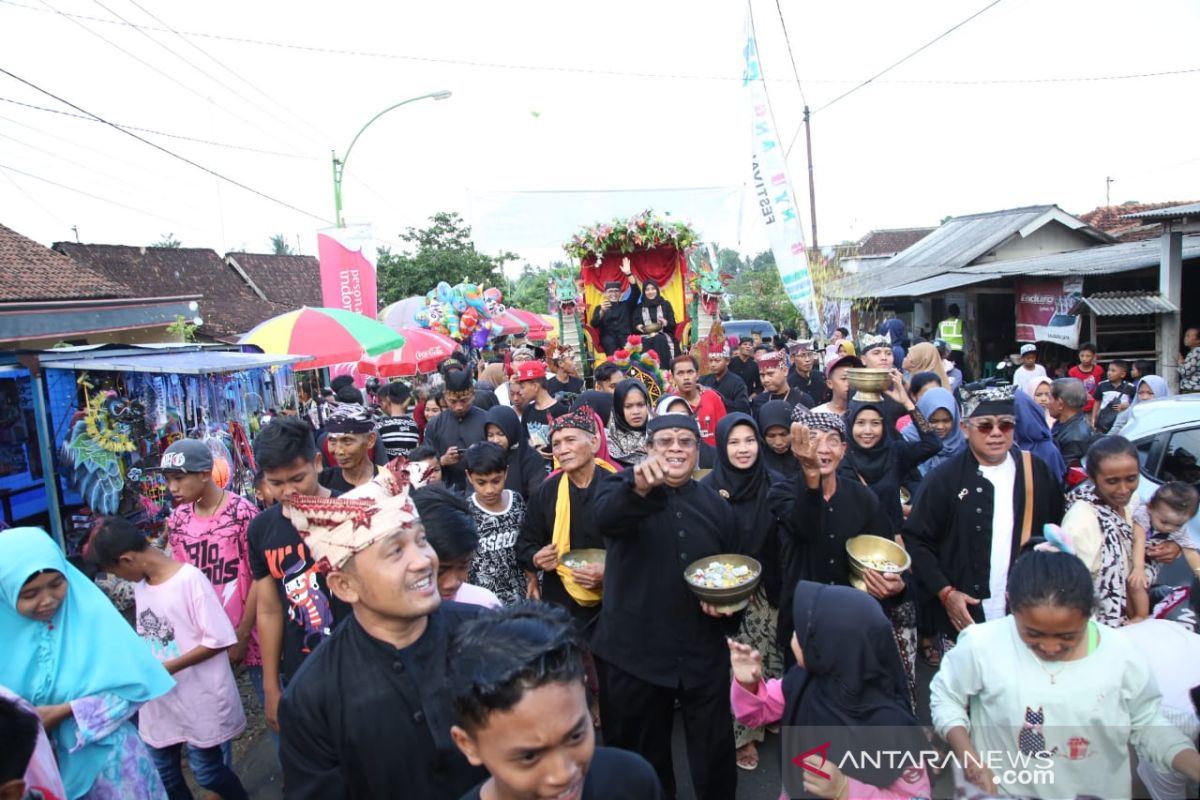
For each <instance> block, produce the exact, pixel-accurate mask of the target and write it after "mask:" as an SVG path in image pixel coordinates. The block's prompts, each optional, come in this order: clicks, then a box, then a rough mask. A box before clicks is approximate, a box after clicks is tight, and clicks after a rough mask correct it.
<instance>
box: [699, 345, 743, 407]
mask: <svg viewBox="0 0 1200 800" xmlns="http://www.w3.org/2000/svg"><path fill="white" fill-rule="evenodd" d="M729 360H730V359H729V345H727V344H725V343H724V342H720V343H719V344H717V345H716V346H713V345H709V351H708V366H709V367H710V368H711V369H712V372H710V373H709V374H707V375H704V376H703V377H701V378H700V385H701V386H707V387H708V388H709V389H713V390H714V391H716V392H717V394H719V395H721V399H722V400H723V401H724V402H725V410H726V411H727V412H728V413H730V414H732V413H733V412H735V411H740V412H742V413H743V414H749V413H750V398H749V396H748V395H747V393H746V382H745V381H743V380H742V379H741V378H740V377H738V376H737V375H735V374H734V373H733V372H732V371H730V369H729Z"/></svg>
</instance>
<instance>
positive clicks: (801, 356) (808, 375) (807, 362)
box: [788, 339, 829, 405]
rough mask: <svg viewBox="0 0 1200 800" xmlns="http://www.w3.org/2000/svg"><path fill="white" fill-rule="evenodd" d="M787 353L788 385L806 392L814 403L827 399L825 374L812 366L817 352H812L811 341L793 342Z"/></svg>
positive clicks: (827, 388) (827, 391)
mask: <svg viewBox="0 0 1200 800" xmlns="http://www.w3.org/2000/svg"><path fill="white" fill-rule="evenodd" d="M788 354H789V355H790V356H791V357H792V369H791V371H790V372H789V373H788V386H790V387H792V388H793V389H799V390H800V391H802V392H804V393H805V394H807V395H808V396H809V397H811V398H812V401H813V403H815V404H816V405H821V403H824V402H825V401H826V400H828V399H829V387H828V386H826V385H825V376H824V375H822V374H821V370H819V369H815V368H814V367H815V364H816V361H817V354H816V353H814V352H813V349H812V341H810V340H807V339H805V340H801V341H799V342H793V343H792V344H791V345H789V346H788Z"/></svg>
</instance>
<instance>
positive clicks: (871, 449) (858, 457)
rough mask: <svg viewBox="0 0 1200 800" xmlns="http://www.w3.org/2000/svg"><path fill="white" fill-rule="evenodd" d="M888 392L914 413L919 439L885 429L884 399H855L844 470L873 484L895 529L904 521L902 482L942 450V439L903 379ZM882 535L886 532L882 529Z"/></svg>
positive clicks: (872, 486) (873, 489)
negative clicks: (873, 401)
mask: <svg viewBox="0 0 1200 800" xmlns="http://www.w3.org/2000/svg"><path fill="white" fill-rule="evenodd" d="M886 396H887V397H889V398H891V399H893V400H895V401H896V402H897V403H899V404H900V405H902V406H904V410H905V412H906V413H907V414H909V415H910V416H911V417H912V424H913V425H914V426H916V429H917V431H918V432H919V436H918V438H917V440H916V441H915V442H910V441H908V440H906V439H903V438H901V437H899V436H895V435H894V433H895V431H889V430H887V429H886V428H887V417H886V416H885V414H884V408H883V403H859V402H852V403H851V404H850V412H849V413H848V414H847V415H846V428H847V430H846V434H847V437H846V438H847V448H846V458H845V459H844V460H843V461H842V466H841V471H842V472H843V473H844V474H845V475H846V477H847V478H850V479H851V480H857V481H860V482H862V483H863V484H865V485H867V486H869V487H871V491H873V492H875V496H876V497H878V498H879V503H880V506H881V507H882V509H883V511H884V513H886V514H887V517H888V519H889V520H891V522H892V528H893V532H894V531H898V530H900V526H901V525H903V524H904V514H903V511H902V509H901V507H900V505H901V504H900V487H901V485H902V484H903V483H904V482H905V480H906V479H907V478H908V477H909V472H910V471H911V470H912V469H913V468H914V467H916V466H917V465H918V464H920V463H921V462H922V461H927V460H928V459H930V458H933V457H934V456H936V455H937V454H938V453H940V452H941V450H942V440H941V439H940V438H939V437H938V435H937V432H936V431H934V429H933V427H932V426H931V425H930V424H929V421H928V420H926V419H925V415H924V414H922V413H921V410H920V409H919V408H917V404H916V403H914V402H913V400H912V397H910V396H909V394H908V392H907V391H906V390H905V389H904V385H903V383H899V384H897V385H894V386H893V387H892V388H890V389H889V390H888V391H887V392H886ZM880 535H881V536H884V535H887V534H886V533H883V532H881V533H880Z"/></svg>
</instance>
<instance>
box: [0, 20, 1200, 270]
mask: <svg viewBox="0 0 1200 800" xmlns="http://www.w3.org/2000/svg"><path fill="white" fill-rule="evenodd" d="M989 2H990V0H973V1H972V2H967V0H955V1H954V2H947V1H944V0H922V2H919V3H896V2H894V0H892V1H891V2H875V1H871V2H866V1H864V2H833V1H832V0H825V1H824V2H814V1H812V0H810V1H809V2H797V0H781V4H782V9H783V14H784V18H785V20H786V23H787V26H788V33H789V34H790V38H791V43H792V49H793V53H794V56H795V60H796V67H797V70H798V72H799V75H800V78H801V81H802V87H803V94H804V97H806V98H807V101H808V104H809V105H810V106H811V107H812V108H813V109H820V108H821V107H822V106H823V105H824V104H826V103H828V102H829V101H830V100H832V99H834V98H835V97H836V96H837V95H839V94H841V93H842V92H844V91H846V90H847V89H849V88H851V87H852V86H854V85H855V84H856V83H857V82H859V81H861V80H863V79H865V78H867V77H869V76H871V75H872V74H874V73H876V72H878V71H879V70H881V69H883V68H884V67H886V66H887V65H889V64H891V63H892V62H894V61H896V60H898V59H899V58H901V57H903V56H905V55H907V54H909V53H910V52H912V51H913V50H915V49H917V48H918V47H920V46H921V45H923V44H925V43H926V42H928V41H930V40H931V39H934V38H935V37H936V36H938V35H939V34H940V33H942V32H944V31H945V30H947V29H948V28H950V27H952V26H953V25H955V24H957V23H959V22H961V21H962V20H964V19H966V18H967V17H968V16H970V15H971V14H972V13H974V12H976V11H978V10H979V9H981V8H984V7H985V6H987V5H988V3H989ZM753 11H754V21H755V27H756V30H757V33H758V40H759V49H760V52H761V56H762V61H763V68H764V72H765V74H766V76H767V78H768V79H769V80H770V93H771V102H772V105H773V107H774V112H775V117H776V119H777V121H778V123H779V127H780V129H781V130H780V135H781V136H782V137H783V139H784V140H785V141H787V140H790V138H791V136H792V134H793V133H794V132H795V131H796V130H797V128H798V126H799V123H800V119H801V110H802V107H803V105H804V103H803V100H802V99H801V89H800V88H799V87H797V85H796V82H795V79H794V78H793V75H792V67H791V64H790V62H789V60H788V54H787V49H786V47H785V44H784V40H783V36H782V33H781V26H780V17H779V12H778V10H777V8H776V3H775V2H774V1H773V0H766V1H764V0H754V3H753ZM64 14H69V15H77V16H75V17H68V16H64ZM118 15H119V17H123V18H124V19H125V20H126V21H128V22H130V23H133V24H134V25H137V26H143V27H142V29H140V30H139V29H138V28H134V27H130V26H128V25H126V24H123V23H121V24H111V23H114V22H118V23H119V22H120V20H119V19H118ZM79 17H87V18H88V19H81V18H79ZM154 17H157V18H158V19H157V20H156V19H154ZM97 20H107V21H108V22H102V21H97ZM745 21H746V5H745V3H742V2H734V1H733V0H721V1H718V0H708V1H705V0H637V1H636V2H635V1H634V0H605V2H591V3H581V2H562V0H556V1H555V2H507V3H496V2H453V1H452V0H442V1H441V2H436V3H427V2H426V3H413V2H392V3H386V2H379V1H378V0H376V2H356V1H354V0H339V2H336V3H330V2H322V3H316V2H309V1H308V0H297V1H293V2H286V3H285V2H264V1H263V0H259V1H258V2H245V0H242V2H230V1H228V0H209V2H205V3H186V4H184V3H177V2H176V3H166V2H161V0H0V68H3V69H5V70H7V71H9V72H11V73H14V74H15V75H18V76H20V77H21V78H23V79H25V80H27V81H29V82H31V83H33V84H36V85H37V86H40V87H41V88H43V89H45V90H47V91H49V92H51V93H53V94H55V95H58V96H59V97H60V98H62V99H64V100H66V101H69V102H71V103H74V104H75V105H77V106H79V107H81V108H83V109H86V110H87V111H89V112H92V113H95V114H98V115H99V116H101V117H104V118H106V119H108V120H111V121H113V122H116V123H120V124H122V125H125V126H134V127H137V128H144V129H149V130H153V131H157V132H159V133H146V132H142V133H139V135H141V136H144V137H145V138H146V139H148V140H150V141H152V142H154V143H156V144H159V145H161V146H162V147H164V148H166V149H168V150H170V151H172V152H173V153H176V154H178V155H180V156H183V157H186V158H188V159H190V160H192V161H194V162H196V163H197V164H200V165H202V166H204V167H207V168H209V169H211V170H213V171H215V172H218V173H221V174H222V175H224V176H227V177H228V178H231V179H233V180H236V181H238V182H239V183H242V184H244V185H245V186H247V187H250V188H252V189H254V190H257V191H259V192H262V193H263V194H266V195H269V196H270V197H272V198H275V199H277V200H279V201H282V202H284V203H287V204H288V205H290V206H294V207H295V209H299V211H298V210H293V209H289V208H286V207H283V206H281V205H279V204H277V203H275V202H272V201H270V200H267V199H263V198H261V197H258V196H256V195H254V194H252V193H250V192H249V191H247V190H245V189H242V188H238V187H236V186H233V185H231V184H229V183H225V182H222V181H220V180H218V179H217V178H215V177H213V176H212V175H209V174H206V173H205V172H202V171H201V170H200V169H198V168H196V167H194V166H191V165H188V164H185V163H182V162H181V161H178V160H176V159H174V158H172V157H170V156H169V155H167V154H165V153H163V152H161V151H158V150H155V149H154V148H152V147H150V146H148V145H147V144H145V143H143V142H140V141H136V140H135V139H133V138H131V137H129V136H127V135H125V134H123V133H121V132H119V131H116V130H114V129H112V128H108V127H106V126H104V125H101V124H98V123H96V122H91V121H84V120H80V119H74V118H72V117H68V116H63V115H59V114H53V113H48V112H46V111H41V110H35V109H31V108H26V107H22V106H20V105H15V104H13V103H11V102H0V222H3V224H5V225H7V226H9V227H11V228H14V229H16V230H17V231H19V232H21V233H23V234H25V235H27V236H30V237H31V238H33V239H36V240H38V241H40V242H43V243H46V244H49V243H52V242H54V241H59V240H64V239H72V238H73V237H74V233H73V232H72V230H71V226H73V225H75V226H78V229H79V236H80V238H81V240H82V241H84V242H100V243H121V244H149V243H151V242H153V241H154V240H156V239H158V238H159V237H160V236H161V235H162V234H165V233H168V232H173V233H174V234H175V235H176V237H178V238H179V239H180V240H182V242H183V243H184V244H185V245H187V246H201V247H211V248H213V249H215V250H217V251H219V252H224V251H226V250H236V249H249V250H257V251H262V250H266V249H267V248H268V247H269V237H270V235H271V234H273V233H286V234H287V235H288V237H289V238H290V239H291V240H292V241H293V242H295V241H296V239H297V237H299V239H300V242H301V245H302V249H303V250H304V251H305V252H309V253H312V252H314V251H315V236H314V231H315V230H316V229H317V228H320V227H323V226H324V225H326V224H328V222H327V221H329V220H332V218H333V190H332V182H331V167H330V162H329V158H330V151H331V150H333V149H336V150H338V152H341V151H343V150H344V149H345V147H346V146H347V144H348V143H349V140H350V139H351V138H352V137H353V135H354V134H355V132H356V131H357V130H358V129H359V127H360V126H361V125H362V124H363V123H364V122H366V121H367V120H368V119H370V117H371V116H372V115H373V114H375V113H376V112H378V111H379V110H381V109H383V108H385V107H386V106H388V105H390V104H392V103H395V102H398V101H400V100H403V99H405V98H408V97H413V96H416V95H421V94H425V93H427V92H432V91H435V90H442V89H446V90H450V91H452V92H453V97H452V98H450V99H449V100H446V101H444V102H434V101H431V100H425V101H422V102H419V103H414V104H411V105H409V106H406V107H404V108H402V109H398V110H396V111H394V112H391V113H390V114H388V115H386V116H384V117H383V118H381V119H380V120H379V121H378V122H376V123H375V124H374V125H373V126H372V127H371V128H370V129H369V130H368V131H367V132H366V133H365V134H364V135H363V137H362V139H360V140H359V142H358V144H357V145H356V146H355V149H354V152H353V154H352V156H351V158H350V159H349V164H348V170H349V171H348V174H347V177H346V182H345V188H344V194H345V216H346V219H347V221H348V222H352V223H354V222H370V223H373V224H374V225H375V229H376V233H377V235H378V236H379V238H380V239H382V240H385V241H386V240H393V241H394V240H395V237H396V234H398V233H399V232H400V231H402V230H404V229H405V228H406V227H408V226H410V225H417V226H419V225H421V224H422V223H423V222H424V220H425V218H426V217H428V216H429V215H430V214H431V213H433V212H435V211H439V210H456V211H459V212H461V213H463V214H464V215H465V216H468V217H470V216H471V211H472V203H471V197H472V195H473V193H474V194H476V195H478V194H479V193H493V194H494V193H495V192H505V191H528V190H550V189H554V190H589V189H666V188H687V187H715V186H726V187H741V186H742V185H743V184H744V183H745V182H746V181H747V180H748V177H749V175H748V173H749V113H748V109H747V99H746V96H745V90H744V89H743V88H742V86H741V83H740V76H741V70H742V48H743V45H744V41H745ZM147 27H148V28H150V29H146V28H147ZM168 28H169V29H171V30H173V31H176V32H179V33H181V34H182V36H180V35H176V33H173V32H171V30H165V31H160V30H156V29H168ZM195 34H210V36H197V35H195ZM101 37H103V38H101ZM219 37H224V38H219ZM232 39H244V40H258V41H260V42H271V43H276V44H280V45H288V47H277V46H271V45H268V44H261V43H251V42H246V41H232ZM1197 40H1200V4H1197V3H1195V2H1189V1H1188V0H1147V2H1145V3H1139V4H1130V3H1128V2H1118V1H1117V0H1053V1H1052V2H1034V0H1001V2H999V3H998V4H997V5H995V6H994V7H992V8H990V9H988V10H987V11H985V12H984V13H983V14H981V15H980V16H979V17H977V18H976V19H974V20H972V21H971V22H969V23H967V24H966V25H964V26H963V27H962V28H960V29H959V30H957V31H955V32H953V33H951V34H949V35H948V36H947V37H946V38H944V39H942V40H941V41H938V42H937V43H935V44H933V45H932V46H931V47H929V48H928V49H927V50H925V51H923V52H922V53H920V54H918V55H917V56H915V57H914V58H912V59H911V60H909V61H908V62H906V63H905V64H903V65H901V66H900V67H898V68H896V69H895V70H893V71H891V72H889V73H888V74H887V75H885V76H884V77H883V78H881V79H880V80H879V81H877V82H876V83H873V84H871V85H870V86H867V87H866V88H863V89H860V90H858V91H856V92H854V93H853V94H851V95H849V96H848V97H846V98H844V99H842V100H840V101H838V102H836V103H834V104H833V105H832V106H830V107H829V108H828V109H824V110H820V111H817V112H816V113H815V114H814V116H813V149H814V159H815V165H816V166H815V169H816V180H817V209H818V224H819V233H820V241H821V242H822V243H823V244H830V243H833V242H836V241H841V240H844V239H856V238H858V237H860V236H862V235H863V234H864V233H866V232H867V231H869V230H871V229H873V228H890V227H905V226H916V225H936V224H937V223H938V221H939V220H940V219H941V218H942V217H944V216H946V215H954V214H964V213H972V212H980V211H990V210H996V209H1002V208H1009V207H1014V206H1022V205H1031V204H1038V203H1057V204H1059V205H1060V206H1062V207H1063V208H1064V209H1066V210H1067V211H1069V212H1072V213H1082V212H1084V211H1087V210H1090V209H1092V208H1094V207H1095V206H1097V205H1101V204H1103V203H1104V200H1105V177H1106V176H1112V177H1113V178H1114V179H1115V182H1114V183H1113V185H1112V200H1113V202H1114V203H1117V202H1122V201H1125V200H1137V201H1141V202H1150V201H1159V200H1180V201H1184V200H1197V199H1200V144H1197V142H1198V139H1197V136H1196V131H1197V130H1198V129H1200V125H1198V124H1197V123H1198V122H1200V119H1198V118H1200V106H1198V105H1197V104H1196V102H1195V98H1196V97H1198V96H1200V55H1197V51H1196V42H1197ZM303 48H325V49H328V50H337V51H356V52H358V53H360V54H359V55H355V54H350V53H349V52H339V53H330V52H314V51H312V50H306V49H303ZM123 51H124V52H123ZM1185 70H1191V71H1190V72H1184V73H1183V74H1176V75H1167V76H1159V77H1143V78H1131V79H1121V80H1082V79H1096V78H1105V77H1112V76H1128V75H1141V74H1146V73H1164V72H1178V71H1185ZM1047 79H1077V80H1047ZM0 98H3V99H4V100H8V101H14V100H15V101H19V102H21V103H27V104H31V105H36V106H42V107H44V108H51V109H56V110H60V111H71V109H70V108H69V107H67V106H65V105H63V104H62V103H61V102H59V101H58V100H55V99H53V98H51V97H49V96H47V95H45V94H42V93H41V92H39V91H37V90H35V89H33V88H31V87H29V86H27V85H24V84H22V83H20V82H19V81H17V80H14V79H13V78H10V77H8V76H7V75H4V74H0ZM71 113H78V112H73V111H72V112H71ZM162 133H165V134H172V135H173V136H177V137H190V138H191V139H200V140H205V141H203V142H200V141H190V140H188V139H182V138H171V137H168V136H164V135H160V134H162ZM213 143H217V144H213ZM789 163H790V167H791V174H792V178H793V181H795V182H796V186H797V193H798V194H800V195H801V200H802V202H805V203H806V198H807V187H806V183H805V181H806V169H807V166H806V162H805V157H804V147H803V136H802V135H801V137H800V139H799V140H798V144H797V146H796V147H795V149H794V150H793V151H792V153H791V156H790V159H789ZM47 181H53V182H54V183H57V184H61V186H56V185H53V184H52V183H48V182H47ZM64 187H69V188H64ZM661 210H664V211H667V210H671V209H661ZM309 214H311V215H313V216H309ZM322 220H325V222H323V221H322ZM472 221H474V222H478V223H481V224H486V220H472ZM592 221H594V220H592V219H583V218H580V219H579V220H578V224H579V225H583V224H587V223H590V222H592ZM755 225H756V221H755V219H754V217H753V216H751V215H746V217H745V224H744V225H743V226H742V229H741V238H742V240H741V242H740V243H739V242H728V241H723V242H721V244H722V245H725V246H734V247H740V249H742V250H745V251H755V250H760V249H764V247H765V236H764V234H763V232H762V231H761V230H759V229H758V228H756V227H755ZM806 227H807V226H806ZM701 233H702V234H703V233H704V231H703V230H701ZM526 255H531V254H529V253H526ZM532 255H533V257H540V255H541V254H532Z"/></svg>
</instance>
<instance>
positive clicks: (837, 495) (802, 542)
mask: <svg viewBox="0 0 1200 800" xmlns="http://www.w3.org/2000/svg"><path fill="white" fill-rule="evenodd" d="M792 420H793V422H792V454H793V455H794V456H795V457H796V459H797V460H798V461H799V462H800V467H801V473H800V474H799V475H797V476H796V477H794V478H791V479H789V480H786V481H783V482H781V483H778V484H776V485H775V486H774V487H773V488H772V489H771V495H770V502H771V507H772V510H773V511H774V512H775V514H776V515H777V516H778V517H779V519H780V520H781V521H782V522H783V526H784V534H783V542H782V543H781V556H782V560H783V597H782V598H781V599H780V602H779V631H780V636H781V637H783V636H784V635H785V634H786V635H787V636H788V637H790V636H791V632H792V629H793V621H792V619H791V613H792V612H791V608H792V594H793V592H794V591H795V587H796V584H797V582H799V581H802V580H805V581H813V582H815V583H825V584H831V585H838V586H849V585H850V577H851V575H850V559H849V556H848V555H847V553H846V541H847V540H848V539H850V538H851V537H854V536H859V535H863V534H873V535H876V536H890V535H891V533H892V525H891V522H890V521H889V520H888V518H887V514H886V513H884V511H883V509H882V508H881V507H880V503H879V498H878V497H876V496H875V493H874V492H873V491H871V489H870V487H868V486H864V485H863V484H862V483H860V482H858V481H856V480H841V479H840V478H839V477H838V467H839V466H840V465H841V463H842V459H843V458H844V457H845V455H846V435H847V434H846V423H845V421H844V420H843V419H842V417H841V416H839V415H837V414H830V413H824V412H808V411H803V410H801V409H796V411H795V412H793V415H792ZM863 582H864V584H865V586H866V591H867V592H868V593H869V594H870V595H871V596H872V597H874V598H876V599H877V600H879V601H880V603H881V604H882V605H883V608H884V611H885V612H888V611H889V610H890V609H891V608H892V607H893V606H897V605H899V604H900V602H902V600H903V595H904V590H905V583H904V578H902V577H901V576H900V575H897V574H889V573H883V572H876V571H875V570H864V572H863ZM780 646H781V647H783V650H784V661H785V664H786V666H788V667H790V666H791V665H792V663H793V661H792V658H793V657H792V656H790V651H791V647H790V646H788V642H787V641H781V642H780ZM907 660H908V659H905V661H906V663H907Z"/></svg>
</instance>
